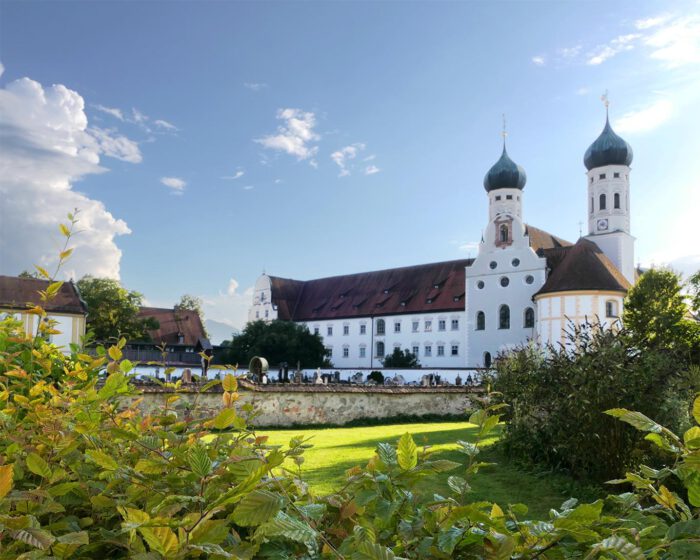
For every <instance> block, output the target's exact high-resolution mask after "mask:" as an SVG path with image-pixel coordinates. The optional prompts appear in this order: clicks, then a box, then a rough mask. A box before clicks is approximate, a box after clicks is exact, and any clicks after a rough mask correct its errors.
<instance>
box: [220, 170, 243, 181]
mask: <svg viewBox="0 0 700 560" xmlns="http://www.w3.org/2000/svg"><path fill="white" fill-rule="evenodd" d="M243 175H245V171H243V169H241V168H240V167H239V168H238V169H236V172H235V173H234V174H233V175H224V176H223V177H222V179H229V180H231V181H235V180H236V179H240V178H241V177H243Z"/></svg>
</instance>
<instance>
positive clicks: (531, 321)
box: [523, 307, 535, 329]
mask: <svg viewBox="0 0 700 560" xmlns="http://www.w3.org/2000/svg"><path fill="white" fill-rule="evenodd" d="M523 326H524V327H525V328H526V329H531V328H533V327H534V326H535V310H534V309H533V308H532V307H528V308H527V309H525V320H524V322H523Z"/></svg>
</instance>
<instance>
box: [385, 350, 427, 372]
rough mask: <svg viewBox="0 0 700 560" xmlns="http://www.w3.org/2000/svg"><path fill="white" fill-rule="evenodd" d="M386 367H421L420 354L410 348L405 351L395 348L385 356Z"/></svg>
mask: <svg viewBox="0 0 700 560" xmlns="http://www.w3.org/2000/svg"><path fill="white" fill-rule="evenodd" d="M383 364H384V367H387V368H389V367H393V368H419V367H420V362H419V361H418V356H416V355H415V354H414V353H413V352H411V351H410V350H409V349H408V348H405V349H404V350H403V351H402V350H401V348H394V351H393V352H392V353H391V354H389V355H388V356H387V357H386V358H384V362H383Z"/></svg>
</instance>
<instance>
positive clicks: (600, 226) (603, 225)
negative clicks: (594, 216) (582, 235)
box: [597, 218, 608, 231]
mask: <svg viewBox="0 0 700 560" xmlns="http://www.w3.org/2000/svg"><path fill="white" fill-rule="evenodd" d="M597 228H598V231H605V230H606V229H608V220H606V219H605V218H603V219H601V220H598V224H597Z"/></svg>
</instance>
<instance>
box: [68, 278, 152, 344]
mask: <svg viewBox="0 0 700 560" xmlns="http://www.w3.org/2000/svg"><path fill="white" fill-rule="evenodd" d="M76 286H77V288H78V291H79V292H80V297H81V298H82V299H83V301H85V303H86V304H87V308H88V317H87V327H88V329H89V330H90V331H92V333H93V336H94V338H95V339H96V340H98V341H107V340H118V339H119V338H121V337H124V338H126V339H127V340H146V341H148V340H150V336H149V334H148V331H149V330H154V329H157V328H158V326H159V324H158V321H157V320H155V319H153V318H151V317H147V318H143V317H139V316H138V313H139V308H140V307H141V304H142V303H143V296H142V295H141V294H140V293H138V292H135V291H129V290H127V289H126V288H124V287H122V285H121V284H120V283H119V281H118V280H114V279H112V278H95V277H94V276H90V275H87V276H84V277H83V278H81V279H80V280H78V282H77V283H76Z"/></svg>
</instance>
